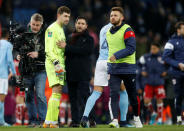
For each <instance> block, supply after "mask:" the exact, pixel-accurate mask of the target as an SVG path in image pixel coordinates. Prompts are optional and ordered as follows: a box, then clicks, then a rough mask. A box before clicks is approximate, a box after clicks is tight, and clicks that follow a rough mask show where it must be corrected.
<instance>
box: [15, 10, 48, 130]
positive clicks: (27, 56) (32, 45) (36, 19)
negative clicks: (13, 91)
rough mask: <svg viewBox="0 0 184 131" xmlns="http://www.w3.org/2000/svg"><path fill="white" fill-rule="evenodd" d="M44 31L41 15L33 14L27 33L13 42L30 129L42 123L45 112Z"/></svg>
mask: <svg viewBox="0 0 184 131" xmlns="http://www.w3.org/2000/svg"><path fill="white" fill-rule="evenodd" d="M45 29H46V28H44V27H43V17H42V15H40V14H38V13H35V14H33V15H32V16H31V20H30V23H29V25H28V30H27V32H26V33H23V34H22V38H21V40H20V41H17V42H15V47H14V48H15V50H16V51H18V52H19V55H20V63H19V71H20V74H21V76H22V78H23V85H24V88H25V91H26V106H27V108H28V114H29V121H30V126H32V127H34V126H36V125H40V124H41V123H43V121H44V120H45V116H46V112H47V101H46V97H45V82H46V77H47V76H46V71H45V41H44V33H45ZM19 55H18V56H19ZM34 88H35V89H34ZM34 94H36V100H37V106H36V105H35V96H34ZM37 114H38V118H37Z"/></svg>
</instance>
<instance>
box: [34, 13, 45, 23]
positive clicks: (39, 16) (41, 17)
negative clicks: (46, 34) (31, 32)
mask: <svg viewBox="0 0 184 131" xmlns="http://www.w3.org/2000/svg"><path fill="white" fill-rule="evenodd" d="M32 20H35V21H40V22H41V23H43V16H42V15H41V14H39V13H34V14H33V15H32V16H31V21H32Z"/></svg>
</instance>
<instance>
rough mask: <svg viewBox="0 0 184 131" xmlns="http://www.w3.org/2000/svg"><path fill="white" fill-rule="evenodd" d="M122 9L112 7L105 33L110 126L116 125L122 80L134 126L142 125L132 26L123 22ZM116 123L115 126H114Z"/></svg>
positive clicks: (139, 126)
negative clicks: (107, 51)
mask: <svg viewBox="0 0 184 131" xmlns="http://www.w3.org/2000/svg"><path fill="white" fill-rule="evenodd" d="M123 20H124V11H123V9H122V8H121V7H113V8H112V9H111V11H110V22H111V24H112V25H113V26H112V27H111V28H110V29H109V31H107V33H106V39H107V43H108V47H109V53H108V61H107V62H108V73H109V74H110V79H109V87H110V97H111V100H110V107H109V108H110V109H111V110H110V111H111V112H112V113H111V115H112V116H113V120H112V122H111V123H110V124H109V125H110V126H111V125H112V127H118V108H119V104H118V103H119V97H118V96H119V92H120V85H121V81H122V80H123V81H124V85H125V87H126V90H127V93H128V97H129V101H130V104H131V105H132V107H133V113H134V124H135V126H136V128H142V127H143V125H142V123H141V121H140V118H139V113H138V101H137V94H136V84H135V82H136V80H135V79H136V61H135V50H136V40H135V34H134V32H133V30H132V28H131V27H130V26H129V25H127V24H125V23H124V21H123ZM114 125H117V126H114Z"/></svg>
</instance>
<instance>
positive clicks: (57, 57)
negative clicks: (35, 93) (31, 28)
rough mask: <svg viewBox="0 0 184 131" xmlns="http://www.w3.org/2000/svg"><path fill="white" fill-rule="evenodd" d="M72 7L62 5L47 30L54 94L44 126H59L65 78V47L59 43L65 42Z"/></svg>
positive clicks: (46, 50)
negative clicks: (60, 46) (59, 46)
mask: <svg viewBox="0 0 184 131" xmlns="http://www.w3.org/2000/svg"><path fill="white" fill-rule="evenodd" d="M70 12H71V11H70V9H69V8H68V7H66V6H61V7H59V8H58V10H57V20H56V21H55V22H54V23H53V24H51V25H50V26H49V27H48V28H47V30H46V32H45V52H46V62H45V66H46V72H47V76H48V80H49V86H50V87H51V88H52V95H51V97H50V99H49V102H48V110H47V115H46V119H45V123H44V124H43V127H44V128H47V127H50V128H56V127H58V115H59V104H60V98H61V90H62V86H63V85H64V80H65V64H64V49H60V48H58V46H57V45H56V44H57V43H62V42H65V34H64V30H63V26H64V25H67V24H68V22H69V18H70Z"/></svg>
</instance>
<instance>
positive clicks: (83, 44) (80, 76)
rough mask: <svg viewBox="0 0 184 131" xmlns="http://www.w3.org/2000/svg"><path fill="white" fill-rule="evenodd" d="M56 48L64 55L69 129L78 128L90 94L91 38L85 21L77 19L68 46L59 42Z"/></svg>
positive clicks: (82, 18) (81, 18)
mask: <svg viewBox="0 0 184 131" xmlns="http://www.w3.org/2000/svg"><path fill="white" fill-rule="evenodd" d="M58 46H59V47H60V48H65V54H66V61H65V62H66V63H65V64H66V79H67V84H68V89H69V98H70V102H71V113H72V124H71V127H79V123H80V119H81V118H82V113H83V111H84V107H85V104H86V101H87V98H88V97H89V94H90V90H89V86H90V85H89V82H90V79H91V75H92V63H91V54H92V51H93V38H92V37H91V36H90V35H89V33H88V31H87V20H86V19H85V18H84V17H78V18H77V20H76V22H75V31H74V33H72V34H71V36H70V37H69V42H68V44H67V45H66V44H65V43H61V42H60V44H59V43H58Z"/></svg>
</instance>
